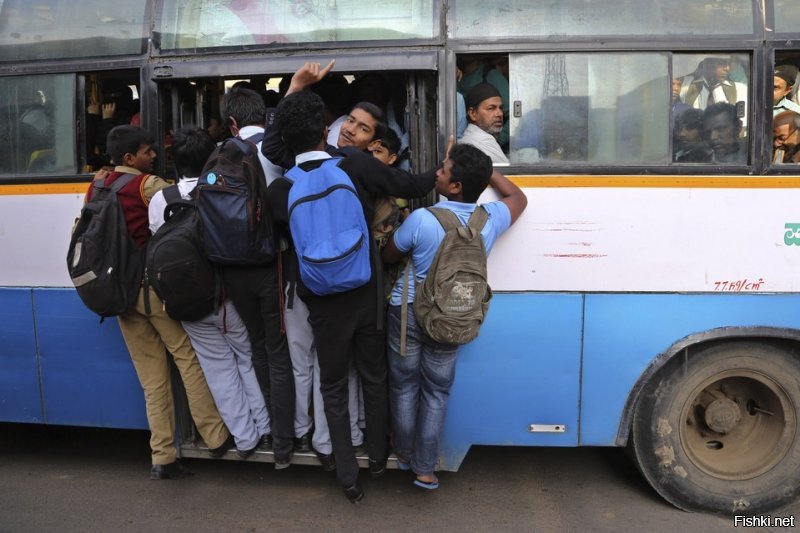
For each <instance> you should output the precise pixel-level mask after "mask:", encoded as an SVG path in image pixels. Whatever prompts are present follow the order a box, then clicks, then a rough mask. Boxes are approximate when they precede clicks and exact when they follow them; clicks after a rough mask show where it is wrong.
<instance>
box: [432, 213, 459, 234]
mask: <svg viewBox="0 0 800 533" xmlns="http://www.w3.org/2000/svg"><path fill="white" fill-rule="evenodd" d="M426 209H427V210H428V211H429V212H430V214H432V215H433V216H435V217H436V220H438V221H439V224H441V225H442V227H443V228H444V231H445V233H447V232H448V231H450V230H451V229H458V228H461V227H463V226H464V225H463V224H462V223H461V221H460V220H459V219H458V217H457V216H456V214H455V213H453V212H452V211H450V210H449V209H444V208H441V207H428V208H426Z"/></svg>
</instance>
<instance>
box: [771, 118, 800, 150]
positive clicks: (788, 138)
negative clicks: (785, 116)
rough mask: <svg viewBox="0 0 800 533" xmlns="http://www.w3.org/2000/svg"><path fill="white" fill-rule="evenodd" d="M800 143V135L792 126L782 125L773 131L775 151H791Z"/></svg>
mask: <svg viewBox="0 0 800 533" xmlns="http://www.w3.org/2000/svg"><path fill="white" fill-rule="evenodd" d="M798 142H800V134H798V130H797V128H795V127H794V126H793V125H792V124H781V125H779V126H775V127H774V128H773V129H772V146H773V148H775V149H778V148H782V149H783V150H787V151H788V150H791V149H792V148H794V147H795V146H797V144H798Z"/></svg>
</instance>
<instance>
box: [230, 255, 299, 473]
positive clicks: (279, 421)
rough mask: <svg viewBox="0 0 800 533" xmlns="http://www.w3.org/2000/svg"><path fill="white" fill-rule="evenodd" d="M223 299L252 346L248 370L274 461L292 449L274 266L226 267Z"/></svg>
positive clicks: (290, 397) (288, 373)
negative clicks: (262, 406) (260, 397)
mask: <svg viewBox="0 0 800 533" xmlns="http://www.w3.org/2000/svg"><path fill="white" fill-rule="evenodd" d="M223 279H224V285H225V293H226V294H225V295H226V297H227V298H229V299H230V300H231V301H232V302H233V305H234V307H236V311H237V312H238V313H239V315H240V316H241V317H242V320H243V321H244V323H245V326H246V327H247V333H248V335H249V336H250V342H251V344H252V345H253V368H254V370H255V372H256V378H257V379H258V384H259V385H260V387H261V392H262V393H263V394H264V400H265V401H266V403H267V406H268V409H269V414H270V425H271V433H272V439H273V450H274V452H275V457H276V459H288V457H289V455H290V454H291V452H292V447H293V445H294V409H295V394H294V374H293V373H292V359H291V357H290V356H289V343H288V342H287V340H286V334H285V333H282V332H281V303H280V302H281V291H280V287H279V285H278V262H277V261H275V262H273V263H270V264H268V265H263V266H226V267H225V268H224V269H223Z"/></svg>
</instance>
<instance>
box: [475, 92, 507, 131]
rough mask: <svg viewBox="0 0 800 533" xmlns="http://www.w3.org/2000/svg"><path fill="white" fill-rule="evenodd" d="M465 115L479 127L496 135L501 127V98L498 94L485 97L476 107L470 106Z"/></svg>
mask: <svg viewBox="0 0 800 533" xmlns="http://www.w3.org/2000/svg"><path fill="white" fill-rule="evenodd" d="M467 115H468V116H469V120H470V121H471V122H473V123H474V124H475V125H476V126H478V127H479V128H480V129H482V130H483V131H485V132H487V133H491V134H492V135H496V134H498V133H500V130H502V129H503V99H502V98H500V97H499V96H493V97H492V98H487V99H486V100H484V101H483V102H481V103H480V104H478V107H470V108H469V109H468V110H467Z"/></svg>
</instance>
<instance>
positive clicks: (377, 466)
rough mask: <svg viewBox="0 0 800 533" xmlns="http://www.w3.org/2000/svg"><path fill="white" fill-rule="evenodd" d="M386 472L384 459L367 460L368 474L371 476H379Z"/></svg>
mask: <svg viewBox="0 0 800 533" xmlns="http://www.w3.org/2000/svg"><path fill="white" fill-rule="evenodd" d="M385 473H386V459H382V460H378V461H375V460H372V459H370V460H369V475H370V476H372V477H381V476H382V475H383V474H385Z"/></svg>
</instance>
